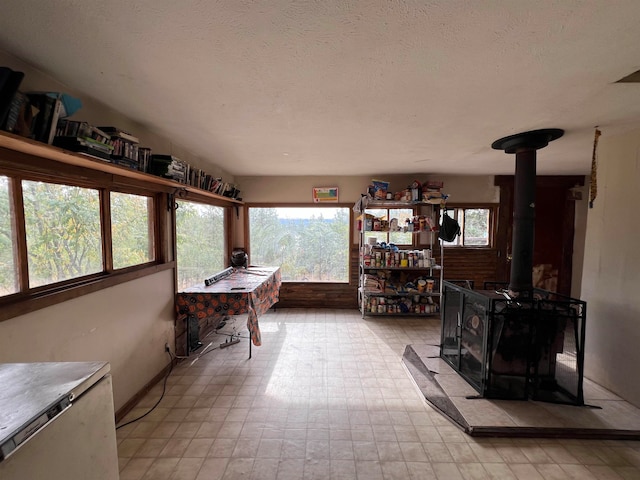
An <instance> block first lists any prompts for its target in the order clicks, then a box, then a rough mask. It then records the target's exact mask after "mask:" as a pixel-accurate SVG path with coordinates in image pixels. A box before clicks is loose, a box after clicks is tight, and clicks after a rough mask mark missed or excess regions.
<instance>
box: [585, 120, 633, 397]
mask: <svg viewBox="0 0 640 480" xmlns="http://www.w3.org/2000/svg"><path fill="white" fill-rule="evenodd" d="M639 158H640V130H634V131H631V132H627V133H624V134H619V135H615V136H607V132H606V131H604V132H603V135H602V137H601V138H600V143H599V147H598V177H597V178H598V196H597V198H596V200H595V203H594V207H593V208H592V209H589V211H588V219H587V231H586V239H585V257H584V269H583V275H582V298H583V300H586V301H587V324H586V335H587V342H586V348H585V353H586V376H587V377H589V378H591V379H593V380H595V381H597V382H598V383H600V384H601V385H603V386H604V387H607V388H609V389H610V390H612V391H614V392H616V393H617V394H618V395H620V396H622V397H623V398H625V399H626V400H628V401H629V402H631V403H633V404H635V405H636V406H638V407H640V381H638V365H640V348H638V346H639V345H640V294H639V292H640V248H639V246H638V239H640V222H639V221H638V218H639V214H638V205H640V189H639V188H638V185H640V163H639Z"/></svg>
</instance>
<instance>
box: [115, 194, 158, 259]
mask: <svg viewBox="0 0 640 480" xmlns="http://www.w3.org/2000/svg"><path fill="white" fill-rule="evenodd" d="M110 200H111V237H112V244H113V247H112V250H113V268H125V267H129V266H131V265H139V264H141V263H147V262H151V261H152V260H154V248H153V223H152V221H151V219H152V213H153V199H152V198H151V197H144V196H141V195H132V194H129V193H118V192H111V199H110Z"/></svg>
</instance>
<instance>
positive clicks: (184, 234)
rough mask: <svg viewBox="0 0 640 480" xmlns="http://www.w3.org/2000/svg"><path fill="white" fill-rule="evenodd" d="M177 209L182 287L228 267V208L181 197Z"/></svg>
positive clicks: (178, 252)
mask: <svg viewBox="0 0 640 480" xmlns="http://www.w3.org/2000/svg"><path fill="white" fill-rule="evenodd" d="M177 205H178V208H177V209H176V247H177V258H176V261H177V264H178V268H177V270H178V291H180V290H183V289H185V288H187V287H192V286H194V285H196V284H199V283H203V282H204V279H205V278H208V277H210V276H211V275H213V274H214V273H217V272H219V271H220V270H223V269H224V267H225V251H226V250H225V232H224V210H225V209H224V208H223V207H216V206H213V205H205V204H201V203H194V202H187V201H182V200H180V201H179V202H178V203H177Z"/></svg>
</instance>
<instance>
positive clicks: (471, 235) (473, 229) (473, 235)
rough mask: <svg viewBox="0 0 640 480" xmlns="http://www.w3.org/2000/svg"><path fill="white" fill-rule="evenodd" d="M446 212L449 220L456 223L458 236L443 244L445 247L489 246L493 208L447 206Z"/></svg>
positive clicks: (491, 233)
mask: <svg viewBox="0 0 640 480" xmlns="http://www.w3.org/2000/svg"><path fill="white" fill-rule="evenodd" d="M446 211H447V214H448V215H449V216H450V217H451V218H454V219H455V220H457V221H458V224H459V225H460V235H459V236H457V237H456V239H455V240H454V241H453V242H443V245H444V246H445V247H451V246H459V247H490V246H491V241H492V238H493V232H492V228H493V211H494V209H493V208H490V207H449V206H447V208H446ZM440 223H442V222H440Z"/></svg>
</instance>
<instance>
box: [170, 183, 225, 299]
mask: <svg viewBox="0 0 640 480" xmlns="http://www.w3.org/2000/svg"><path fill="white" fill-rule="evenodd" d="M170 201H171V202H172V203H173V208H172V215H171V217H172V218H171V222H172V225H173V237H172V238H173V245H172V248H173V251H174V255H173V258H174V259H175V270H174V285H176V289H177V288H178V285H179V281H178V268H179V266H178V243H177V235H178V232H177V228H178V222H177V220H176V211H177V210H178V202H180V201H184V202H191V203H197V204H201V205H206V206H211V207H219V208H222V209H223V219H222V223H223V225H224V233H223V235H224V245H223V264H224V265H225V266H229V264H230V262H229V259H230V257H231V241H230V240H231V212H230V211H231V207H229V206H228V205H223V204H222V203H221V202H219V201H216V200H214V199H209V198H207V197H204V196H199V195H197V194H196V195H188V196H187V195H183V194H182V193H181V194H180V195H178V196H176V197H175V198H174V199H171V200H170ZM211 273H212V274H213V273H217V272H211Z"/></svg>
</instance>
